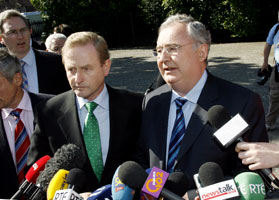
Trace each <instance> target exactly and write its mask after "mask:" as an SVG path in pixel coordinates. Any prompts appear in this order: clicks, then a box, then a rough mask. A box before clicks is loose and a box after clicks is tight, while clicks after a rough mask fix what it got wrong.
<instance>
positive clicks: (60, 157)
mask: <svg viewBox="0 0 279 200" xmlns="http://www.w3.org/2000/svg"><path fill="white" fill-rule="evenodd" d="M84 163H85V157H84V155H83V154H82V152H81V149H80V147H78V146H76V145H75V144H65V145H63V146H61V147H60V148H59V149H58V150H57V151H56V152H55V154H54V156H53V157H52V158H51V159H50V160H48V162H47V163H46V165H45V169H44V170H43V171H42V172H41V173H40V175H39V176H38V178H37V181H36V184H39V185H40V187H41V188H42V190H43V191H45V192H46V190H47V188H48V184H49V182H50V180H51V178H52V177H53V176H54V174H55V173H56V172H57V171H58V170H59V169H65V170H68V171H69V170H71V169H73V168H82V167H83V165H84Z"/></svg>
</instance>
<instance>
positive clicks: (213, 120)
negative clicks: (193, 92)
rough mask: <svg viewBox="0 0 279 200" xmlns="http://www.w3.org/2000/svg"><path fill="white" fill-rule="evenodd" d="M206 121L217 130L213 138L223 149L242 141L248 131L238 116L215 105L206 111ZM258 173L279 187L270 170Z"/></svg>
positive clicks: (278, 181)
mask: <svg viewBox="0 0 279 200" xmlns="http://www.w3.org/2000/svg"><path fill="white" fill-rule="evenodd" d="M208 121H209V123H210V124H211V125H212V126H214V127H215V128H217V129H218V130H217V131H216V132H215V133H214V134H213V137H214V138H215V139H216V141H217V142H218V143H219V144H221V145H222V146H223V147H224V148H227V147H229V146H230V145H231V144H233V143H235V142H240V141H244V140H243V139H242V136H243V135H244V134H245V133H246V132H247V131H248V130H249V125H248V123H247V122H246V121H245V120H244V119H243V118H242V117H241V115H240V114H237V115H235V116H234V117H231V116H230V115H229V113H228V112H227V110H226V109H225V108H224V107H223V106H221V105H215V106H213V107H211V108H210V109H209V110H208ZM259 172H260V174H263V178H265V177H268V179H269V180H270V181H271V182H272V183H273V184H275V185H276V186H278V187H279V180H278V179H277V178H276V176H275V175H274V174H273V173H272V172H271V170H270V169H262V170H260V171H259Z"/></svg>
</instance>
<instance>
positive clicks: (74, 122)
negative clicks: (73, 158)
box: [57, 91, 86, 155]
mask: <svg viewBox="0 0 279 200" xmlns="http://www.w3.org/2000/svg"><path fill="white" fill-rule="evenodd" d="M68 94H69V95H68V97H67V101H65V104H64V105H63V106H61V108H59V110H60V112H61V113H63V114H61V115H60V116H61V117H60V118H58V120H57V123H58V124H59V126H60V129H61V130H62V132H63V134H64V136H65V138H66V139H67V141H68V143H72V144H76V145H78V146H79V147H81V148H82V150H83V151H84V153H85V155H86V149H85V146H84V141H83V135H82V132H81V127H80V124H79V117H78V113H77V106H76V100H75V94H74V92H72V91H70V92H69V93H68Z"/></svg>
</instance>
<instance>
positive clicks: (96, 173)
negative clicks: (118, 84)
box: [28, 32, 142, 192]
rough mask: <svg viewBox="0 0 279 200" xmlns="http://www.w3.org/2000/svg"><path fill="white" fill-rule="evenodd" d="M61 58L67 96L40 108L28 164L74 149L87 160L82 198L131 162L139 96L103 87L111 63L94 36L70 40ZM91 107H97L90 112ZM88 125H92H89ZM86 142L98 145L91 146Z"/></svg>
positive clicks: (84, 34)
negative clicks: (92, 139) (70, 146)
mask: <svg viewBox="0 0 279 200" xmlns="http://www.w3.org/2000/svg"><path fill="white" fill-rule="evenodd" d="M62 57H63V62H64V65H65V69H66V73H67V77H68V80H69V83H70V85H71V87H72V90H71V91H68V92H65V93H62V94H60V95H57V96H56V97H54V98H52V99H51V100H49V101H47V102H46V103H45V104H43V105H42V106H41V107H40V110H39V113H38V120H37V121H36V127H35V131H34V134H33V136H32V138H31V148H30V153H29V159H28V164H29V165H31V164H33V163H34V162H35V161H36V160H37V159H38V158H40V157H42V156H43V155H50V156H51V155H53V154H54V153H55V152H56V151H57V149H58V148H59V147H61V146H62V145H63V144H67V143H73V144H76V145H77V146H79V147H81V149H82V152H83V154H84V157H85V158H86V164H85V166H84V167H83V168H82V170H83V171H84V172H85V173H86V175H87V182H86V184H85V187H84V188H83V189H82V192H92V191H93V190H95V189H97V188H98V187H100V186H103V185H105V184H109V183H111V180H112V177H113V174H114V172H115V170H116V169H117V167H118V166H119V165H120V164H122V163H123V162H125V161H127V160H131V159H132V158H133V157H132V156H133V154H134V150H135V146H136V141H137V139H138V135H139V129H140V123H141V103H142V95H141V94H137V93H133V92H129V91H126V90H121V89H115V88H112V87H110V86H109V85H107V84H106V83H105V77H106V76H107V75H108V74H109V71H110V66H111V60H110V58H109V52H108V47H107V44H106V41H105V40H104V38H103V37H101V36H100V35H98V34H96V33H93V32H78V33H74V34H72V35H71V36H70V37H69V38H68V39H67V41H66V43H65V45H64V47H63V49H62ZM90 105H95V106H97V107H95V110H94V111H92V110H90ZM88 107H89V108H88ZM92 114H93V115H94V116H95V117H94V116H93V115H92ZM91 118H92V120H90V119H91ZM93 118H96V119H94V120H93ZM93 121H94V122H95V124H92V125H91V122H92V123H93ZM96 122H97V123H96ZM88 124H89V127H88V126H87V125H88ZM90 127H91V128H92V129H91V130H89V128H90ZM96 127H98V130H97V128H96ZM88 136H89V137H95V136H96V137H100V139H98V141H95V142H94V143H92V144H91V145H90V144H89V141H88ZM97 143H99V145H97V146H95V145H96V144H97ZM96 150H98V152H99V151H101V152H100V154H101V155H100V154H99V153H98V152H97V153H98V155H96V156H95V157H94V155H95V153H96ZM94 151H95V152H94ZM99 156H101V158H100V157H99ZM97 157H99V158H100V159H97ZM95 161H98V162H95ZM96 163H98V167H96V165H95V164H96Z"/></svg>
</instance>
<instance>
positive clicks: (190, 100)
mask: <svg viewBox="0 0 279 200" xmlns="http://www.w3.org/2000/svg"><path fill="white" fill-rule="evenodd" d="M210 43H211V36H210V33H209V31H208V30H206V28H205V26H204V25H203V24H202V23H200V22H198V21H195V20H194V19H193V18H192V17H190V16H187V15H179V14H178V15H174V16H170V17H169V18H168V19H167V20H166V21H165V22H164V23H163V24H162V25H161V27H160V29H159V36H158V39H157V46H156V49H155V50H154V52H153V53H154V54H155V56H156V57H157V65H158V68H159V71H160V73H161V75H162V77H163V78H164V80H165V82H166V83H167V84H165V85H163V86H161V87H159V88H157V89H155V90H154V91H152V92H150V93H148V94H147V95H146V96H145V99H144V104H143V122H142V133H141V137H140V138H141V139H140V145H139V146H140V147H139V152H138V154H137V158H138V162H140V163H141V164H142V165H144V166H145V167H153V166H157V167H160V168H161V169H163V170H166V171H169V172H170V173H171V172H173V171H182V172H184V173H185V174H186V176H187V177H188V179H189V188H190V189H192V188H195V185H194V181H193V175H194V174H195V173H197V172H198V170H199V168H200V166H201V165H202V164H203V163H205V162H209V161H211V162H216V163H218V164H219V165H220V166H221V167H222V169H223V172H224V174H225V175H233V172H235V171H238V170H240V168H241V161H240V160H239V159H238V157H237V153H236V152H234V149H233V148H228V149H222V148H221V147H220V146H219V145H218V144H217V143H216V141H214V140H213V137H212V135H213V133H214V132H215V129H214V128H213V127H212V126H211V125H210V124H209V122H208V117H207V111H208V110H209V108H211V107H212V106H214V105H222V106H224V107H225V109H226V110H227V111H228V113H229V114H230V115H231V116H234V115H236V114H237V113H240V114H241V115H242V116H243V117H244V119H245V120H246V121H247V122H248V124H249V125H250V133H249V134H247V135H245V139H247V140H248V141H268V137H267V133H266V130H265V126H264V110H263V107H262V103H261V100H260V97H259V96H258V95H257V94H255V93H253V92H252V91H249V90H248V89H246V88H243V87H241V86H238V85H236V84H233V83H231V82H228V81H225V80H223V79H220V78H217V77H215V76H213V75H212V74H211V73H210V72H209V71H208V70H207V69H206V68H207V64H208V63H207V59H208V52H209V48H210ZM185 192H186V191H185Z"/></svg>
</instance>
